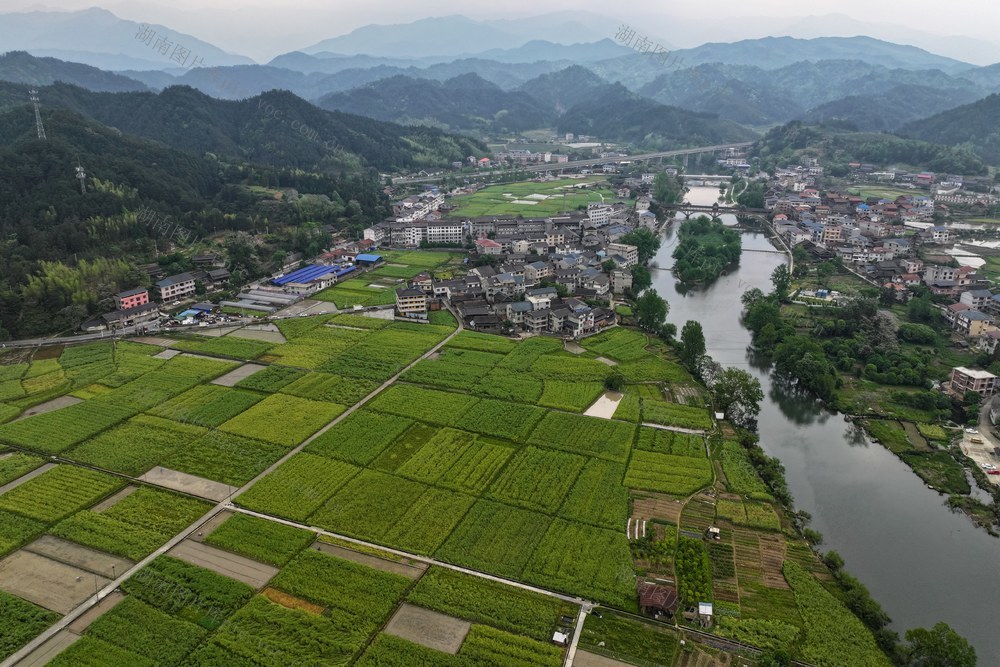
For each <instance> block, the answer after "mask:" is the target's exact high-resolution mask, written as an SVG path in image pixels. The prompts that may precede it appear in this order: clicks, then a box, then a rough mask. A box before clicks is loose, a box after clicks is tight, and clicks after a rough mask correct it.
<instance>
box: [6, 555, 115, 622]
mask: <svg viewBox="0 0 1000 667" xmlns="http://www.w3.org/2000/svg"><path fill="white" fill-rule="evenodd" d="M110 581H111V580H110V579H107V578H105V577H102V576H99V575H96V574H93V573H91V572H87V571H86V570H81V569H80V568H77V567H73V566H71V565H66V564H65V563H60V562H58V561H54V560H51V559H49V558H46V557H44V556H39V555H38V554H34V553H31V552H30V551H25V550H23V549H22V550H21V551H15V552H14V553H12V554H11V555H9V556H7V557H6V558H4V559H3V560H2V561H0V590H4V591H7V592H8V593H12V594H13V595H17V596H18V597H22V598H24V599H25V600H28V601H29V602H34V603H35V604H37V605H39V606H41V607H45V608H46V609H51V610H52V611H55V612H58V613H60V614H66V613H68V612H69V611H70V610H72V609H73V608H74V607H76V606H77V605H79V604H80V603H81V602H83V601H84V600H86V599H87V598H88V597H90V596H91V595H93V594H94V593H95V592H96V591H97V590H98V589H100V588H103V587H104V586H106V585H107V584H108V583H109V582H110Z"/></svg>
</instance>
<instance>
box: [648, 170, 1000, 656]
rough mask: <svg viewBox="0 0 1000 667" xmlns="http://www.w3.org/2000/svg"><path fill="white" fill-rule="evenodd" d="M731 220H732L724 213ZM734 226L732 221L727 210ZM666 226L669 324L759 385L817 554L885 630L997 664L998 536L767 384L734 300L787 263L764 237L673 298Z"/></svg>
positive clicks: (708, 195)
mask: <svg viewBox="0 0 1000 667" xmlns="http://www.w3.org/2000/svg"><path fill="white" fill-rule="evenodd" d="M717 196H718V190H717V189H715V188H692V190H691V192H689V193H688V196H687V200H688V201H690V202H692V203H695V204H712V203H714V202H715V201H716V198H717ZM727 218H728V219H727ZM723 220H724V222H726V223H727V224H734V223H735V222H736V220H735V218H734V217H733V216H723ZM682 221H683V216H681V217H680V219H679V220H678V221H677V222H675V223H674V224H673V229H668V230H667V231H666V232H665V238H664V242H663V245H662V247H661V249H660V252H659V253H658V255H657V258H656V260H655V264H656V265H657V266H658V267H659V269H660V270H654V271H653V287H654V288H655V289H656V290H657V291H658V292H659V294H660V296H662V297H664V298H665V299H667V301H668V302H669V303H670V313H669V315H668V320H669V321H670V322H673V323H674V324H676V325H677V329H678V331H680V328H681V327H682V326H683V325H684V322H686V321H687V320H697V321H699V322H701V324H702V327H703V329H704V332H705V343H706V347H707V351H708V354H710V355H711V356H712V357H713V358H714V359H715V360H716V361H718V362H719V363H721V364H722V365H723V366H738V367H740V368H744V369H746V370H748V371H749V372H751V373H753V374H754V375H755V376H756V377H758V378H759V379H760V381H761V385H762V386H763V389H764V393H765V399H764V403H763V405H762V409H761V414H760V419H759V429H760V442H761V446H762V447H763V448H764V450H765V451H766V452H767V453H768V454H769V455H771V456H776V457H778V458H779V459H780V460H781V462H782V463H783V464H784V466H785V476H786V478H787V481H788V486H789V489H790V490H791V492H792V495H793V496H794V498H795V505H796V508H797V509H801V510H805V511H807V512H809V513H810V514H811V515H812V516H813V520H812V523H811V527H812V528H814V529H816V530H818V531H819V532H820V533H822V534H823V538H824V542H823V545H822V549H823V550H824V551H825V550H831V549H832V550H835V551H837V552H838V553H840V555H841V556H843V557H844V560H845V561H846V563H847V569H848V571H849V572H851V574H853V575H855V576H856V577H858V579H860V580H861V581H862V582H864V584H865V585H866V586H868V588H869V590H871V592H872V595H873V596H874V597H875V598H876V599H877V600H878V601H879V602H880V603H881V604H882V606H883V607H884V608H885V610H886V611H887V612H888V613H889V615H890V616H891V617H892V619H893V628H894V629H896V630H897V631H899V632H900V635H902V634H903V632H904V631H905V630H906V629H908V628H911V627H916V626H922V627H928V628H929V627H930V626H932V625H933V624H934V623H936V622H937V621H940V620H943V621H946V622H947V623H949V624H950V625H951V626H952V627H953V628H955V630H957V631H958V632H959V633H961V634H962V635H964V636H965V637H966V638H967V639H968V640H969V641H970V642H972V644H973V645H974V646H975V648H976V651H977V653H978V657H979V664H980V665H998V664H1000V621H998V620H997V618H996V617H995V616H994V606H995V605H996V604H997V603H998V602H1000V540H998V539H997V538H993V537H990V536H989V535H987V534H986V533H985V532H983V531H982V530H980V529H977V528H975V527H974V526H973V525H972V523H971V522H970V521H969V520H968V519H967V518H966V517H965V516H964V515H962V514H959V513H954V512H952V511H951V510H949V509H948V507H947V505H946V504H945V497H944V496H942V495H939V494H938V493H937V492H936V491H933V490H931V489H929V488H927V487H926V486H925V485H924V483H923V482H922V481H921V480H920V478H919V477H917V476H916V475H915V474H914V473H913V472H912V471H911V470H910V468H909V467H907V466H906V465H905V464H904V463H903V462H902V461H900V460H899V459H897V458H896V457H895V456H894V455H893V454H892V453H891V452H889V451H888V450H886V449H885V448H883V447H882V446H880V445H878V444H873V443H871V442H870V441H869V440H868V439H867V438H865V437H864V435H863V434H862V433H859V431H858V430H857V429H856V428H855V427H853V426H852V424H850V423H849V422H846V421H844V418H843V415H841V414H838V413H835V412H830V411H829V410H826V409H825V408H823V407H822V406H820V405H819V404H817V403H816V402H815V401H814V400H813V399H810V398H805V397H802V396H799V395H796V394H793V393H791V392H789V391H788V390H787V389H786V388H784V387H783V386H782V384H781V383H780V382H774V381H772V378H771V376H770V370H769V368H768V367H766V366H763V365H762V364H761V363H759V362H757V364H756V365H754V363H752V356H751V355H750V354H749V353H748V348H747V346H748V345H749V343H750V334H749V332H748V331H747V330H746V329H744V328H743V327H742V326H741V324H740V322H739V316H740V310H741V308H742V306H741V304H740V295H741V294H742V293H743V292H744V291H745V290H747V289H749V288H750V287H759V288H760V289H762V290H764V291H765V292H766V291H769V290H770V289H771V285H770V274H771V271H772V270H773V269H774V267H775V266H777V265H778V264H779V263H781V262H783V261H786V260H787V258H786V257H783V256H782V255H779V254H774V253H765V252H754V250H772V249H773V246H772V245H771V244H770V242H769V241H768V238H767V236H766V235H764V234H760V233H745V234H743V249H744V252H743V256H742V259H741V261H740V265H739V268H738V269H736V270H734V271H732V272H731V273H730V274H729V275H726V276H723V277H721V278H719V279H718V280H717V281H715V282H714V283H712V284H711V285H709V286H707V287H704V288H699V289H695V290H688V291H685V292H684V293H681V292H679V291H678V289H677V285H676V281H675V280H674V277H673V275H672V274H671V273H670V272H669V271H667V270H665V269H667V268H669V267H670V266H672V264H673V259H672V258H671V257H670V254H671V253H672V251H673V246H674V245H675V243H676V237H675V234H676V227H677V226H678V225H679V224H681V223H682Z"/></svg>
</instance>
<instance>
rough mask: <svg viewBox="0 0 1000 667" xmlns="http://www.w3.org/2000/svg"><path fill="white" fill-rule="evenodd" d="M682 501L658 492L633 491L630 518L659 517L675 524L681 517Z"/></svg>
mask: <svg viewBox="0 0 1000 667" xmlns="http://www.w3.org/2000/svg"><path fill="white" fill-rule="evenodd" d="M683 509H684V501H682V500H678V499H677V498H674V497H673V496H668V495H664V494H659V493H645V492H643V493H635V494H633V501H632V519H633V520H635V519H647V520H649V519H659V520H661V521H663V522H665V523H672V524H676V523H677V522H678V521H679V520H680V518H681V510H683Z"/></svg>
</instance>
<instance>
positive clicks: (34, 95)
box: [28, 88, 45, 139]
mask: <svg viewBox="0 0 1000 667" xmlns="http://www.w3.org/2000/svg"><path fill="white" fill-rule="evenodd" d="M28 96H29V97H30V99H31V103H32V104H33V105H34V106H35V129H36V130H38V138H39V139H45V127H43V126H42V112H41V111H40V110H39V108H38V91H37V90H35V89H34V88H32V89H31V90H29V91H28Z"/></svg>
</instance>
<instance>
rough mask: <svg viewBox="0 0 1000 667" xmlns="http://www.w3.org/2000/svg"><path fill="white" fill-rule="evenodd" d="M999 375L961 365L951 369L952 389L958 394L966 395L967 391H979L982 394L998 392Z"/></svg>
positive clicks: (987, 394) (990, 394)
mask: <svg viewBox="0 0 1000 667" xmlns="http://www.w3.org/2000/svg"><path fill="white" fill-rule="evenodd" d="M996 386H997V376H996V375H993V373H990V372H988V371H984V370H978V369H971V368H965V367H963V366H959V367H957V368H954V369H953V370H952V371H951V381H950V389H951V393H953V394H955V395H956V396H964V395H965V392H967V391H975V392H978V393H979V395H980V396H992V395H993V394H994V393H996Z"/></svg>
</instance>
